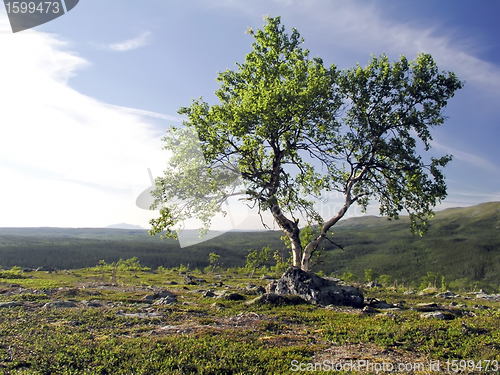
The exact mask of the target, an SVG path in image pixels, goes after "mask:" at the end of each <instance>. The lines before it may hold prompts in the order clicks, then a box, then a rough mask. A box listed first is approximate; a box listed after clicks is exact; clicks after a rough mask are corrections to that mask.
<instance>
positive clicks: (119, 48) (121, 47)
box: [107, 31, 151, 52]
mask: <svg viewBox="0 0 500 375" xmlns="http://www.w3.org/2000/svg"><path fill="white" fill-rule="evenodd" d="M150 35H151V33H150V32H149V31H146V32H144V33H142V34H141V35H139V36H138V37H135V38H132V39H127V40H125V41H123V42H119V43H113V44H110V45H108V46H107V49H108V50H111V51H116V52H126V51H131V50H134V49H138V48H141V47H144V46H145V45H147V44H148V43H149V36H150Z"/></svg>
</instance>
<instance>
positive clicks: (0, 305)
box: [0, 301, 23, 308]
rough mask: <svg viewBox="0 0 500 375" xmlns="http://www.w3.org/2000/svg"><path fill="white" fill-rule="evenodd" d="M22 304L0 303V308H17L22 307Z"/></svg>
mask: <svg viewBox="0 0 500 375" xmlns="http://www.w3.org/2000/svg"><path fill="white" fill-rule="evenodd" d="M22 305H23V304H22V303H21V302H16V301H12V302H0V308H2V307H5V308H7V307H17V306H22Z"/></svg>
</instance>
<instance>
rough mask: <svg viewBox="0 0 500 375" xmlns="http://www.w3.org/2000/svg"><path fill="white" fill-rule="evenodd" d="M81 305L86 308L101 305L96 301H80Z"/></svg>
mask: <svg viewBox="0 0 500 375" xmlns="http://www.w3.org/2000/svg"><path fill="white" fill-rule="evenodd" d="M82 303H83V304H84V305H85V306H87V307H101V306H102V303H101V302H100V301H98V300H93V301H82Z"/></svg>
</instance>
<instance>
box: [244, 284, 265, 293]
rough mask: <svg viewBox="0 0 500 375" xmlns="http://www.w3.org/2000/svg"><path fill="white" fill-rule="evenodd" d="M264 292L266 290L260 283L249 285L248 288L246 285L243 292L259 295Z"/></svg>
mask: <svg viewBox="0 0 500 375" xmlns="http://www.w3.org/2000/svg"><path fill="white" fill-rule="evenodd" d="M264 293H266V290H265V289H264V288H263V287H261V286H260V285H258V286H255V285H254V286H253V287H250V288H249V287H247V288H246V289H245V294H247V295H250V296H261V295H263V294H264Z"/></svg>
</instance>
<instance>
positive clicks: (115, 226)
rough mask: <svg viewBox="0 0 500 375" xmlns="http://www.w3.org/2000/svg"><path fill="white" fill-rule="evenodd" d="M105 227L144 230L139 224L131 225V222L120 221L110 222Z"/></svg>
mask: <svg viewBox="0 0 500 375" xmlns="http://www.w3.org/2000/svg"><path fill="white" fill-rule="evenodd" d="M105 228H109V229H138V230H146V229H144V228H143V227H141V226H140V225H133V224H127V223H120V224H111V225H108V226H107V227H105Z"/></svg>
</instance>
